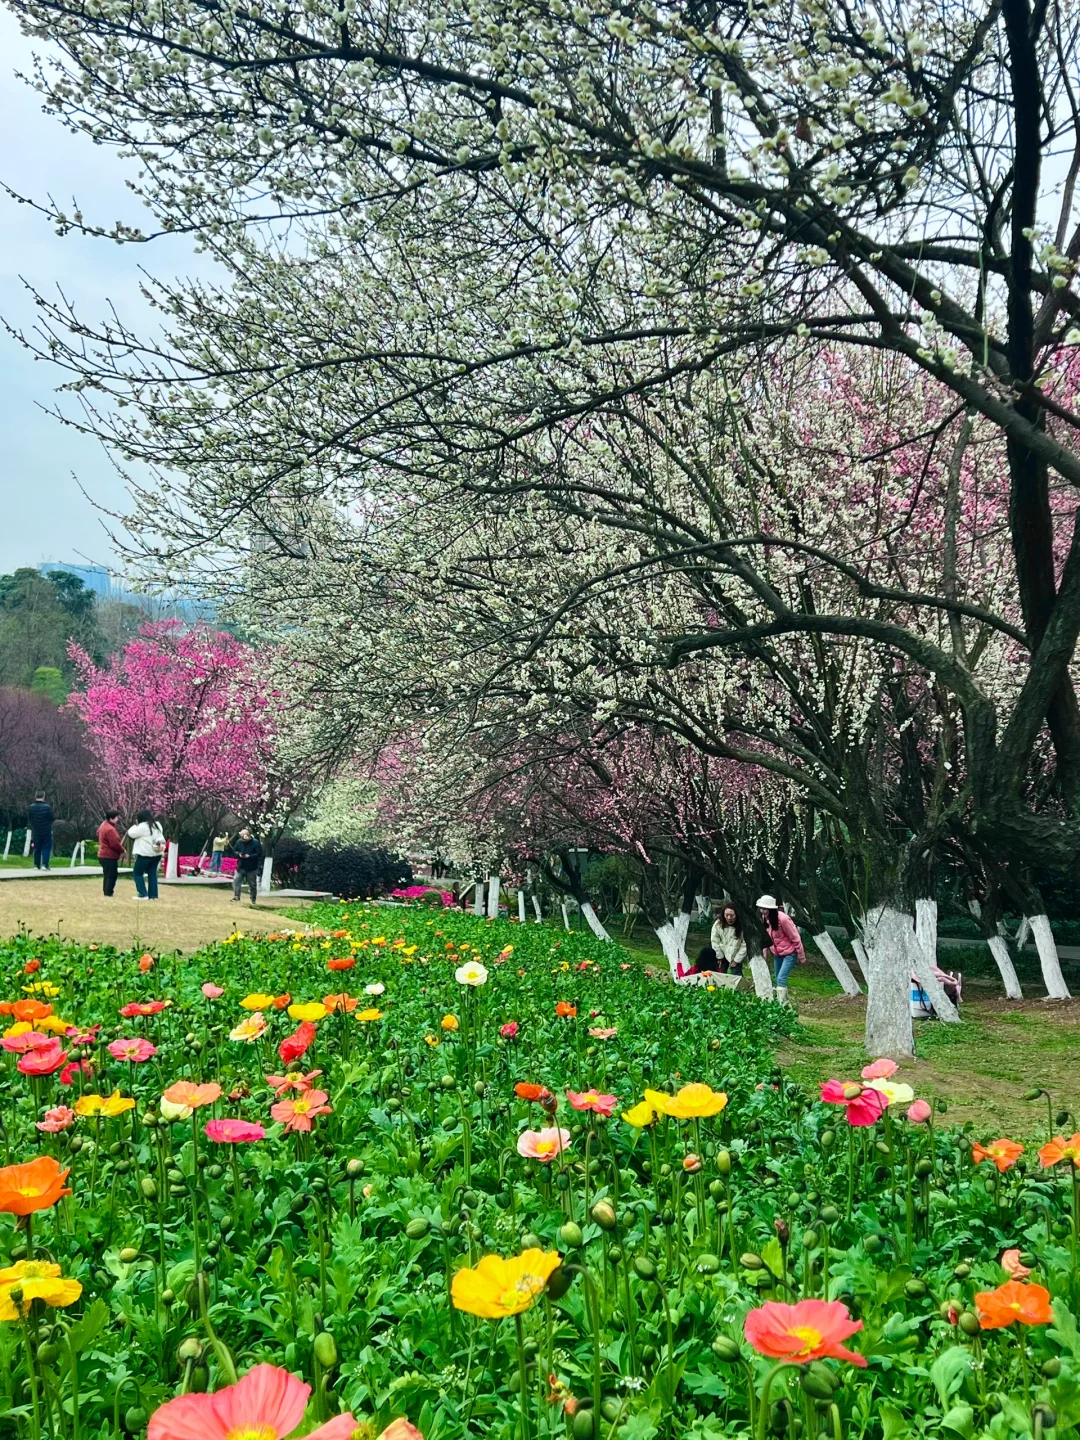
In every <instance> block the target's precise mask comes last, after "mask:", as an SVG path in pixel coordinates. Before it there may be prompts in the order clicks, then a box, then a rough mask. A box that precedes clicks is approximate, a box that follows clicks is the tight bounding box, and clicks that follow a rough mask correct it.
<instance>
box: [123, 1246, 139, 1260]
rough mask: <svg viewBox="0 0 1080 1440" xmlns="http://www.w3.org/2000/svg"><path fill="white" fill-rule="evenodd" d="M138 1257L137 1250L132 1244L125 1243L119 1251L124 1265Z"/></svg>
mask: <svg viewBox="0 0 1080 1440" xmlns="http://www.w3.org/2000/svg"><path fill="white" fill-rule="evenodd" d="M138 1258H139V1252H138V1250H136V1248H135V1246H134V1245H125V1246H124V1248H123V1250H121V1251H120V1259H121V1262H122V1263H123V1264H124V1265H131V1264H133V1263H134V1262H135V1261H136V1260H137V1259H138Z"/></svg>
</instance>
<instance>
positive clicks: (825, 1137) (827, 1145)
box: [818, 1130, 836, 1150]
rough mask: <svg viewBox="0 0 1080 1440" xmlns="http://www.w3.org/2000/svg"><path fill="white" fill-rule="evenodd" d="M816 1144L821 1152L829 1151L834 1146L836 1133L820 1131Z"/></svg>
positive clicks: (833, 1131)
mask: <svg viewBox="0 0 1080 1440" xmlns="http://www.w3.org/2000/svg"><path fill="white" fill-rule="evenodd" d="M818 1144H819V1145H820V1146H821V1148H822V1150H831V1149H832V1147H833V1146H834V1145H835V1144H836V1131H835V1130H822V1132H821V1134H820V1135H819V1137H818Z"/></svg>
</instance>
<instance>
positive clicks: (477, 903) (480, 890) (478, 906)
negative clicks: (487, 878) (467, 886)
mask: <svg viewBox="0 0 1080 1440" xmlns="http://www.w3.org/2000/svg"><path fill="white" fill-rule="evenodd" d="M472 913H473V914H474V915H483V913H484V882H483V881H482V880H477V882H476V888H475V889H474V890H473V901H472Z"/></svg>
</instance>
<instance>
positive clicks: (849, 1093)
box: [833, 1082, 863, 1100]
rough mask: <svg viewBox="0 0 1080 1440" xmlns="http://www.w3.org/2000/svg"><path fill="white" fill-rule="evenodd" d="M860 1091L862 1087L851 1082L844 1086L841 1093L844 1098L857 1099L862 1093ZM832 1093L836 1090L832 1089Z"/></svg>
mask: <svg viewBox="0 0 1080 1440" xmlns="http://www.w3.org/2000/svg"><path fill="white" fill-rule="evenodd" d="M862 1092H863V1087H862V1086H861V1085H856V1084H855V1083H854V1082H852V1083H851V1084H849V1085H845V1086H844V1089H843V1092H842V1093H843V1096H844V1099H845V1100H857V1099H858V1098H859V1096H860V1095H861V1094H862ZM833 1093H834V1094H835V1093H836V1092H835V1091H834V1092H833Z"/></svg>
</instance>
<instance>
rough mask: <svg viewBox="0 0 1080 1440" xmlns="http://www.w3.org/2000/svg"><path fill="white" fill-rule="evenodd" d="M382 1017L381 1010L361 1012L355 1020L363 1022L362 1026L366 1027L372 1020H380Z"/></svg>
mask: <svg viewBox="0 0 1080 1440" xmlns="http://www.w3.org/2000/svg"><path fill="white" fill-rule="evenodd" d="M382 1017H383V1012H382V1011H381V1010H375V1009H371V1010H361V1011H360V1013H359V1014H358V1015H357V1017H356V1018H357V1020H362V1021H363V1022H364V1024H365V1025H367V1024H368V1023H369V1022H370V1021H372V1020H381V1019H382Z"/></svg>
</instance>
